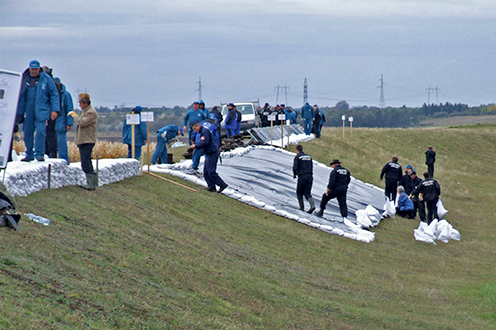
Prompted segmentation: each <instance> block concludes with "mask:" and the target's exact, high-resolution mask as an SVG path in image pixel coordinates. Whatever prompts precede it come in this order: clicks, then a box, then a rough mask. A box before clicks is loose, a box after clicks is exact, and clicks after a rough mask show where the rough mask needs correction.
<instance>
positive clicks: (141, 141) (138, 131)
mask: <svg viewBox="0 0 496 330" xmlns="http://www.w3.org/2000/svg"><path fill="white" fill-rule="evenodd" d="M141 111H143V108H142V107H141V106H139V105H138V106H137V107H136V108H134V109H133V110H132V111H131V113H132V114H137V115H139V116H140V123H139V125H134V157H135V158H136V159H137V160H139V159H140V156H141V147H142V146H144V145H146V139H147V136H146V135H147V134H146V123H145V122H144V121H142V120H141ZM132 126H133V125H128V124H127V119H124V123H123V124H122V143H124V144H127V158H131V157H133V148H132V143H133V139H132V134H133V132H132Z"/></svg>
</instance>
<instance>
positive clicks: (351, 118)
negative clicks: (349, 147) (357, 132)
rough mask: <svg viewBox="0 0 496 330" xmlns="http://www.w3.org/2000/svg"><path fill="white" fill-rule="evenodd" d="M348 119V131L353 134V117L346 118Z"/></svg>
mask: <svg viewBox="0 0 496 330" xmlns="http://www.w3.org/2000/svg"><path fill="white" fill-rule="evenodd" d="M348 120H349V121H350V132H351V135H353V117H350V118H348Z"/></svg>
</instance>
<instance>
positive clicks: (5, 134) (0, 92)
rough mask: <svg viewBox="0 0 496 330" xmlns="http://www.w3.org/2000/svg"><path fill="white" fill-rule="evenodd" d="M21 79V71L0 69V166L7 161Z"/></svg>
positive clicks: (4, 164) (4, 166)
mask: <svg viewBox="0 0 496 330" xmlns="http://www.w3.org/2000/svg"><path fill="white" fill-rule="evenodd" d="M21 80H22V74H21V73H19V72H12V71H6V70H1V69H0V118H2V120H0V168H6V167H7V162H8V161H9V156H10V152H11V146H12V134H13V132H14V124H15V119H16V114H17V102H18V100H19V90H20V89H21ZM4 174H5V173H4Z"/></svg>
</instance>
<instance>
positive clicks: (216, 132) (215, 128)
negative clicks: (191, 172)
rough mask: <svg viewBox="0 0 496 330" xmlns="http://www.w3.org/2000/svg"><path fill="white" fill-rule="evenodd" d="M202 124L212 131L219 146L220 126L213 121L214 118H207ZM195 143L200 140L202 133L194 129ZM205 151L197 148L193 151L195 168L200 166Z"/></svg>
mask: <svg viewBox="0 0 496 330" xmlns="http://www.w3.org/2000/svg"><path fill="white" fill-rule="evenodd" d="M201 125H202V126H203V127H205V128H207V129H208V130H209V131H210V132H212V134H213V136H214V138H215V141H216V143H217V145H218V146H220V137H219V126H218V125H217V124H215V123H214V122H213V120H212V119H207V120H204V121H202V122H201ZM192 137H194V140H195V143H198V142H199V141H200V134H198V133H196V132H194V131H193V135H192ZM202 154H203V152H202V151H201V150H198V149H195V150H194V151H193V158H192V160H193V166H192V167H193V168H195V169H196V168H198V166H199V165H200V158H201V156H202Z"/></svg>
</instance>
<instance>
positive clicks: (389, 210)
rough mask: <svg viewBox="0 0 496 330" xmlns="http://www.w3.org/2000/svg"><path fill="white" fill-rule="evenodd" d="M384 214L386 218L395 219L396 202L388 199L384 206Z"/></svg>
mask: <svg viewBox="0 0 496 330" xmlns="http://www.w3.org/2000/svg"><path fill="white" fill-rule="evenodd" d="M384 210H385V211H384V213H383V214H382V215H383V216H384V217H390V218H394V216H395V215H396V207H394V201H390V200H389V199H387V201H386V203H385V204H384Z"/></svg>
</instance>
